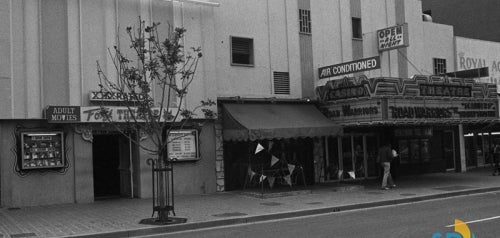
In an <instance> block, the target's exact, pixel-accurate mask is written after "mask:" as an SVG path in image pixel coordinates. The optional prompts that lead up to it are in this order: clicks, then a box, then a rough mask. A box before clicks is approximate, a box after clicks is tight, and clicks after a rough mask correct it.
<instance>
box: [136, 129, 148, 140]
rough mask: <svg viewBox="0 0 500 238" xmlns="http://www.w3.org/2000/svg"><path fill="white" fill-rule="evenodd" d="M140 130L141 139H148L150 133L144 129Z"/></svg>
mask: <svg viewBox="0 0 500 238" xmlns="http://www.w3.org/2000/svg"><path fill="white" fill-rule="evenodd" d="M138 131H139V141H143V140H146V139H147V138H148V134H147V133H146V132H145V131H143V130H138Z"/></svg>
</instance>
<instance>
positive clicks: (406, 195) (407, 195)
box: [399, 193, 417, 197]
mask: <svg viewBox="0 0 500 238" xmlns="http://www.w3.org/2000/svg"><path fill="white" fill-rule="evenodd" d="M399 195H401V196H405V197H410V196H415V195H417V194H415V193H401V194H399Z"/></svg>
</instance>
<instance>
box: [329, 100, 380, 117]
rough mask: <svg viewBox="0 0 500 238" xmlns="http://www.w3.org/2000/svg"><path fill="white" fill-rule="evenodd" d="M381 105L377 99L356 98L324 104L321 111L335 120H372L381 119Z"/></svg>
mask: <svg viewBox="0 0 500 238" xmlns="http://www.w3.org/2000/svg"><path fill="white" fill-rule="evenodd" d="M381 105H382V104H381V102H380V100H379V99H371V100H369V99H367V100H356V101H351V102H345V103H335V104H331V105H328V106H325V107H324V108H323V112H324V114H325V116H326V117H328V118H330V119H331V120H333V121H335V122H343V123H349V122H353V121H355V122H373V121H381V120H382V106H381Z"/></svg>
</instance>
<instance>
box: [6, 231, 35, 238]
mask: <svg viewBox="0 0 500 238" xmlns="http://www.w3.org/2000/svg"><path fill="white" fill-rule="evenodd" d="M34 236H36V234H35V233H32V232H31V233H18V234H10V237H12V238H20V237H34Z"/></svg>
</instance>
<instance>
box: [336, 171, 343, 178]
mask: <svg viewBox="0 0 500 238" xmlns="http://www.w3.org/2000/svg"><path fill="white" fill-rule="evenodd" d="M343 173H344V171H343V170H339V173H338V174H337V177H338V179H341V178H342V174H343Z"/></svg>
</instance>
